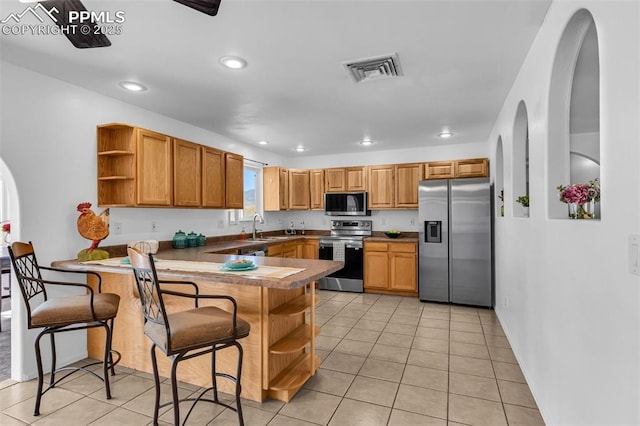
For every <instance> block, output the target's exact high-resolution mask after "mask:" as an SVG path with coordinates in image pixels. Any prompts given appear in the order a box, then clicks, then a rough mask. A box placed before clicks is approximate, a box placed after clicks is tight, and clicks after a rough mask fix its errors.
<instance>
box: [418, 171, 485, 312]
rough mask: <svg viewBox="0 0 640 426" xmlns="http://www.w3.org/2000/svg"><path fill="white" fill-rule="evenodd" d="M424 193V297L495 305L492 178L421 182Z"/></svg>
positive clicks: (421, 288) (421, 293) (421, 216)
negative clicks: (490, 181)
mask: <svg viewBox="0 0 640 426" xmlns="http://www.w3.org/2000/svg"><path fill="white" fill-rule="evenodd" d="M419 198H420V207H419V221H420V222H419V224H420V233H419V234H420V246H419V254H420V262H419V274H420V275H419V296H420V300H422V301H434V302H451V303H459V304H464V305H475V306H485V307H493V284H492V271H491V268H492V228H491V225H492V213H491V211H492V209H491V186H490V184H489V179H488V178H478V179H452V180H445V179H443V180H426V181H421V182H420V185H419Z"/></svg>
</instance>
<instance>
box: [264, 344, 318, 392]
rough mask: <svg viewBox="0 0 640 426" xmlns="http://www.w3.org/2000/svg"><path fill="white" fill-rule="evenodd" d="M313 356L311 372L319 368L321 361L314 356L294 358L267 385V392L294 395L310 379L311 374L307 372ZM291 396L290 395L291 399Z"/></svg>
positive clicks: (304, 355) (307, 355) (303, 355)
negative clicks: (283, 392) (290, 393)
mask: <svg viewBox="0 0 640 426" xmlns="http://www.w3.org/2000/svg"><path fill="white" fill-rule="evenodd" d="M312 356H313V371H314V372H315V370H316V369H317V368H318V367H319V366H320V363H321V362H322V360H321V359H320V357H319V356H318V355H316V354H309V353H303V354H301V355H300V356H299V357H298V358H296V359H295V360H294V361H293V362H292V363H291V364H290V365H289V366H288V367H287V368H286V369H284V370H283V371H282V373H280V374H278V376H277V377H276V378H275V379H273V381H272V382H271V384H270V385H269V390H272V391H279V392H282V391H285V392H291V391H293V394H295V391H297V390H298V389H299V388H300V387H301V386H302V385H304V384H305V382H306V381H307V380H308V379H309V377H311V375H312V374H311V372H310V371H309V361H310V359H309V358H310V357H312ZM293 394H292V395H291V396H292V397H293Z"/></svg>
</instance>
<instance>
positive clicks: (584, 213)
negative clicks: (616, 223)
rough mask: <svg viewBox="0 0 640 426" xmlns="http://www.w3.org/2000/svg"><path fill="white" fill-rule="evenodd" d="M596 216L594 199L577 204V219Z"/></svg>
mask: <svg viewBox="0 0 640 426" xmlns="http://www.w3.org/2000/svg"><path fill="white" fill-rule="evenodd" d="M595 217H596V203H595V201H593V200H591V201H587V202H586V203H584V204H580V205H578V218H579V219H595Z"/></svg>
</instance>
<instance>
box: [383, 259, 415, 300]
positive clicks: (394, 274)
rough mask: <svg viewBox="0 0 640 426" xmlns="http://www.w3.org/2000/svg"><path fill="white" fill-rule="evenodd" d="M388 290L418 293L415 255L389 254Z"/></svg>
mask: <svg viewBox="0 0 640 426" xmlns="http://www.w3.org/2000/svg"><path fill="white" fill-rule="evenodd" d="M389 264H390V271H389V272H390V276H389V289H390V290H402V291H418V286H417V279H416V278H417V262H416V255H415V254H411V253H390V254H389Z"/></svg>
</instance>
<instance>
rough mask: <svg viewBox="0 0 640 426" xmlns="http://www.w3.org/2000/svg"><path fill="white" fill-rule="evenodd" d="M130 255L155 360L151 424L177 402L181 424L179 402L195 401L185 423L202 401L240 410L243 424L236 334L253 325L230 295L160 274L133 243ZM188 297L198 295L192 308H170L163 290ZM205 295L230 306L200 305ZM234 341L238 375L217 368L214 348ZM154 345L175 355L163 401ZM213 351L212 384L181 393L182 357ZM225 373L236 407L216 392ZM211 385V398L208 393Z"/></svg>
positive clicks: (176, 418) (246, 332)
mask: <svg viewBox="0 0 640 426" xmlns="http://www.w3.org/2000/svg"><path fill="white" fill-rule="evenodd" d="M128 252H129V259H130V260H131V266H132V267H133V273H134V276H135V280H136V285H137V287H138V293H139V294H140V302H141V304H142V313H143V315H144V320H145V323H144V334H145V335H146V336H147V337H148V338H149V339H151V342H152V345H151V362H152V365H153V376H154V379H155V389H156V400H155V406H154V412H153V424H154V425H157V424H158V411H159V409H160V407H164V406H167V405H169V404H172V405H173V414H174V425H176V426H177V425H179V424H180V411H179V404H180V403H181V402H184V401H193V403H192V404H191V407H190V409H189V411H188V412H187V415H186V416H185V419H184V422H183V424H185V423H186V421H187V419H188V418H189V415H190V414H191V412H192V411H193V409H194V407H195V405H196V403H197V402H198V401H207V402H212V403H215V404H218V405H221V406H224V407H226V408H229V409H231V410H233V411H236V412H237V413H238V421H239V423H240V425H244V420H243V417H242V406H241V404H240V392H241V385H240V378H241V374H242V353H243V352H242V346H241V345H240V343H238V339H241V338H243V337H246V336H248V335H249V330H250V325H249V323H248V322H246V321H245V320H243V319H242V318H239V317H238V316H237V310H238V306H237V304H236V301H235V299H234V298H233V297H231V296H222V295H202V294H200V291H199V288H198V285H197V284H195V283H193V282H190V281H167V280H162V281H159V280H158V275H157V272H156V268H155V264H154V261H153V256H152V255H150V254H149V255H147V254H144V253H142V252H140V251H139V250H137V249H135V248H129V249H128ZM161 284H185V285H188V286H189V288H191V289H193V293H184V292H177V291H172V290H168V289H162V288H161ZM168 295H170V296H178V297H188V298H192V299H194V308H193V309H189V310H186V311H181V312H176V313H168V312H167V310H166V308H165V302H164V297H165V296H168ZM203 299H207V300H209V299H218V300H220V299H222V300H225V299H226V300H227V301H229V302H230V303H231V307H232V311H231V312H227V311H224V310H222V309H220V308H217V307H214V306H199V301H200V300H203ZM231 346H235V347H236V348H237V349H238V365H237V373H236V376H235V377H234V376H231V375H229V374H225V373H218V372H217V371H216V352H217V351H219V350H222V349H225V348H229V347H231ZM156 347H158V348H159V349H160V350H161V351H162V352H164V353H165V355H167V356H168V357H169V358H171V390H172V393H173V399H172V401H170V402H167V403H165V404H162V405H160V377H159V374H158V362H157V359H156ZM209 353H210V354H211V381H212V386H211V387H210V388H207V389H205V390H204V391H203V392H202V393H200V395H199V396H198V397H197V398H184V399H182V400H181V399H179V398H178V386H177V377H176V376H177V368H178V363H179V362H180V361H183V360H187V359H191V358H194V357H197V356H200V355H206V354H209ZM218 377H223V378H226V379H229V380H231V381H232V382H233V383H235V400H236V408H233V407H231V406H230V405H227V404H225V403H223V402H221V401H220V400H219V398H218V386H217V378H218ZM211 390H212V391H213V399H208V398H204V397H205V394H206V393H207V392H209V391H211Z"/></svg>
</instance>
